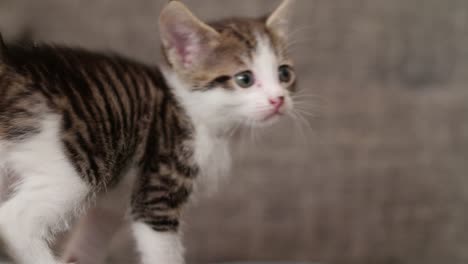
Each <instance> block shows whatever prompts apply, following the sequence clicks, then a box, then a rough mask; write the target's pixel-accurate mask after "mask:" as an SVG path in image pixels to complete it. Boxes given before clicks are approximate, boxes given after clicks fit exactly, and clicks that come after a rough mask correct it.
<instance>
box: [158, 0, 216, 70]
mask: <svg viewBox="0 0 468 264" xmlns="http://www.w3.org/2000/svg"><path fill="white" fill-rule="evenodd" d="M159 30H160V34H161V40H162V44H163V47H164V50H165V52H166V56H167V58H168V60H169V62H170V63H171V64H172V65H173V66H176V67H181V68H182V69H183V70H187V69H190V68H192V67H194V66H197V65H198V64H199V63H201V62H202V61H203V60H204V59H205V58H206V57H207V56H208V55H209V53H210V52H211V51H212V49H213V48H214V47H215V46H216V45H217V44H218V38H219V33H218V32H217V31H216V30H215V29H213V28H212V27H210V26H208V25H207V24H205V23H203V22H202V21H200V20H199V19H198V18H196V17H195V16H194V15H193V14H192V13H191V12H190V11H189V10H188V8H187V7H185V5H183V4H182V3H181V2H179V1H171V2H169V4H167V6H166V7H165V8H164V9H163V11H162V12H161V16H160V18H159Z"/></svg>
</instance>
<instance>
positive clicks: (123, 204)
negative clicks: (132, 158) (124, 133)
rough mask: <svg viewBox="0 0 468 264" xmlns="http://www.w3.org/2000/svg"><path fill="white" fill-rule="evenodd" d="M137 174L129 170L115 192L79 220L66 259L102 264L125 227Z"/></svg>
mask: <svg viewBox="0 0 468 264" xmlns="http://www.w3.org/2000/svg"><path fill="white" fill-rule="evenodd" d="M134 175H135V172H134V171H133V170H130V172H129V173H127V175H126V176H125V177H124V179H123V180H122V181H121V182H120V183H119V184H118V185H117V186H115V187H114V188H113V189H110V190H109V191H108V192H106V193H104V194H101V195H100V196H99V197H98V199H97V202H96V205H95V206H93V207H91V208H90V209H89V210H88V211H87V212H86V214H85V215H84V216H83V217H82V218H81V219H80V221H79V223H78V225H77V228H76V230H74V232H73V235H72V236H71V238H70V241H69V242H68V244H67V246H66V248H65V252H64V254H63V258H62V259H64V260H65V261H67V262H77V263H79V264H101V263H104V262H105V260H106V258H107V256H108V249H109V246H110V242H111V241H112V239H113V237H114V236H115V233H116V232H117V231H118V230H119V229H120V228H121V227H122V226H123V225H124V223H125V220H124V218H125V214H126V212H127V209H128V207H129V204H130V202H129V200H130V194H131V191H132V186H133V180H134Z"/></svg>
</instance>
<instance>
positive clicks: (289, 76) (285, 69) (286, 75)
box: [278, 65, 294, 83]
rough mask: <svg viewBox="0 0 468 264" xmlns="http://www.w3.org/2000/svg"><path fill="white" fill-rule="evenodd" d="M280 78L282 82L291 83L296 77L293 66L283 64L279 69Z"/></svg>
mask: <svg viewBox="0 0 468 264" xmlns="http://www.w3.org/2000/svg"><path fill="white" fill-rule="evenodd" d="M278 75H279V80H280V81H281V82H282V83H290V82H292V80H293V79H294V72H293V70H292V68H291V66H288V65H282V66H280V67H279V69H278Z"/></svg>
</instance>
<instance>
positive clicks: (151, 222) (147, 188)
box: [131, 175, 192, 264]
mask: <svg viewBox="0 0 468 264" xmlns="http://www.w3.org/2000/svg"><path fill="white" fill-rule="evenodd" d="M142 178H143V179H140V180H139V181H137V183H136V186H135V187H136V188H135V190H134V194H133V197H132V203H131V204H132V218H133V223H132V231H133V234H134V238H135V240H136V244H137V249H138V251H139V253H140V258H141V263H142V264H183V263H184V248H183V246H182V241H181V240H182V239H181V236H180V231H179V218H180V212H181V210H182V207H183V205H184V204H185V203H186V202H187V199H188V196H189V194H190V190H191V189H192V179H191V178H189V177H183V176H180V175H170V176H169V175H167V176H164V175H146V176H145V175H143V176H142Z"/></svg>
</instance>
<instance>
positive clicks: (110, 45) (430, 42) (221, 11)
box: [0, 0, 468, 264]
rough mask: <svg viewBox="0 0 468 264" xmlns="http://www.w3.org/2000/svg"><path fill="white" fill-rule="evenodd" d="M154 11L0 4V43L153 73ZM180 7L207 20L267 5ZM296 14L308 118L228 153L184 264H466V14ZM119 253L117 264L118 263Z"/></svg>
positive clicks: (313, 4)
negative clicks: (130, 63)
mask: <svg viewBox="0 0 468 264" xmlns="http://www.w3.org/2000/svg"><path fill="white" fill-rule="evenodd" d="M165 2H166V1H157V0H132V1H128V0H112V1H109V0H95V1H64V0H2V1H0V30H2V32H5V35H6V36H7V37H8V38H10V39H11V38H15V37H19V36H21V34H25V33H31V34H32V36H33V37H34V38H36V39H41V40H47V41H54V42H59V43H68V44H73V45H81V46H84V47H87V48H92V49H98V50H109V49H110V50H114V51H117V52H119V53H123V54H126V55H128V56H131V57H134V58H137V59H140V60H143V61H146V62H155V61H157V59H158V57H159V48H158V38H157V25H156V22H157V14H158V11H159V10H160V8H161V6H162V4H163V3H165ZM184 2H186V3H187V4H188V5H189V6H190V7H192V8H193V10H194V11H195V12H196V13H197V14H200V16H202V17H205V18H217V17H221V16H226V15H233V14H237V15H238V14H242V15H256V14H263V13H266V12H267V10H271V9H272V8H273V7H274V5H275V4H276V2H277V1H272V0H237V1H226V0H222V1H220V0H190V1H189V0H186V1H184ZM297 2H298V8H297V13H296V16H295V22H296V24H297V25H298V26H297V28H296V29H294V30H293V32H292V33H293V35H294V38H295V40H296V41H297V43H296V45H294V47H293V48H294V53H295V56H296V58H297V70H298V75H299V78H300V88H301V89H302V90H303V91H304V93H307V94H314V95H315V96H316V97H304V100H306V99H307V100H308V102H309V103H308V111H311V112H313V113H314V114H316V117H309V118H308V121H309V122H310V123H311V128H310V129H304V130H302V133H301V130H298V129H292V128H293V127H294V126H293V125H292V122H284V123H282V124H281V125H279V126H276V127H275V129H273V130H272V132H270V133H267V134H266V135H263V136H261V137H259V138H261V140H257V141H256V143H249V142H250V141H249V140H248V139H247V140H244V141H241V143H239V144H236V145H238V146H239V147H238V150H237V152H238V154H236V166H235V169H234V170H233V173H232V175H231V177H230V178H229V179H228V180H226V183H224V184H222V185H221V187H220V188H219V192H218V193H217V194H215V195H211V196H210V197H204V196H203V197H200V198H199V199H198V201H197V202H196V203H195V204H194V205H192V206H191V208H190V213H189V214H188V215H186V225H185V230H186V231H185V238H186V241H187V248H188V258H189V260H190V263H211V262H222V261H236V260H277V261H282V260H288V259H289V260H297V261H320V262H323V263H340V264H341V263H345V264H346V263H359V264H367V263H368V264H380V263H386V264H404V263H411V264H419V263H424V264H440V263H451V264H463V263H468V251H467V250H466V249H467V248H468V229H467V228H466V223H467V222H468V211H467V209H466V208H467V204H468V192H467V190H468V88H467V81H468V80H467V79H468V74H467V71H468V49H467V48H466V47H468V34H466V32H467V29H468V1H461V0H445V1H441V0H394V1H388V0H333V1H332V0H314V1H309V0H299V1H297ZM303 134H305V136H304V135H303ZM242 142H244V143H242ZM122 234H125V232H123V233H122ZM124 237H126V236H125V235H122V239H119V241H118V243H117V244H118V245H116V248H118V249H119V250H118V253H119V254H117V255H115V256H117V257H115V259H114V260H115V262H113V263H118V261H119V259H120V261H121V263H130V262H126V261H128V260H122V258H123V259H124V258H126V257H128V256H129V254H128V253H127V252H129V251H124V250H122V248H128V244H129V242H128V243H127V242H124V241H126V240H125V239H123V238H124ZM119 256H120V257H119Z"/></svg>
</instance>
